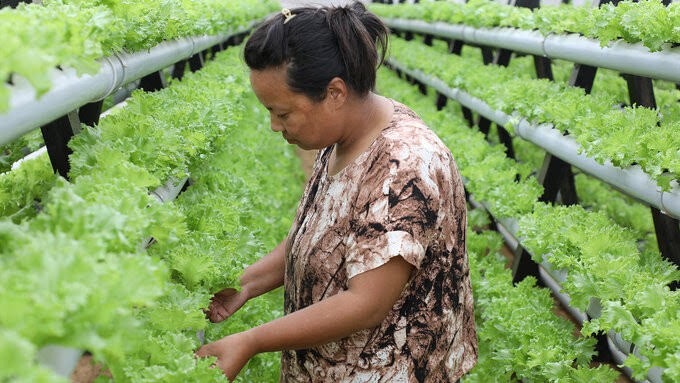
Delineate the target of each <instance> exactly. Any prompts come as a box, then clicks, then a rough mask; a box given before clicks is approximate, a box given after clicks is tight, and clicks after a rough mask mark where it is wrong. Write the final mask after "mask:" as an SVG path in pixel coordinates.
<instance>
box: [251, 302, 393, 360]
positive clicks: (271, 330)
mask: <svg viewBox="0 0 680 383" xmlns="http://www.w3.org/2000/svg"><path fill="white" fill-rule="evenodd" d="M383 317H384V315H383ZM380 319H381V318H380V314H379V312H378V310H375V309H374V308H373V307H371V304H370V303H369V302H367V301H366V300H365V299H363V298H361V297H360V296H357V294H355V293H352V292H350V291H343V292H341V293H339V294H336V295H334V296H332V297H329V298H326V299H323V300H321V301H320V302H317V303H315V304H313V305H311V306H308V307H306V308H305V309H303V310H299V311H296V312H294V313H291V314H288V315H286V316H284V317H282V318H279V319H276V320H274V321H272V322H269V323H265V324H263V325H261V326H258V327H255V328H253V329H251V330H248V331H247V332H246V335H248V336H250V337H251V340H252V341H253V343H254V344H255V348H256V351H257V352H258V353H260V352H272V351H281V350H297V349H304V348H310V347H314V346H318V345H321V344H326V343H329V342H332V341H335V340H338V339H342V338H345V337H347V336H349V335H351V334H353V333H355V332H357V331H359V330H363V329H365V328H372V327H375V326H377V325H378V324H379V323H380Z"/></svg>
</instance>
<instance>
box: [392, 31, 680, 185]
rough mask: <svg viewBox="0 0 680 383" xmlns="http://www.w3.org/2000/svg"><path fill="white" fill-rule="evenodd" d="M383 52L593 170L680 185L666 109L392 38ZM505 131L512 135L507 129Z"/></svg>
mask: <svg viewBox="0 0 680 383" xmlns="http://www.w3.org/2000/svg"><path fill="white" fill-rule="evenodd" d="M391 52H392V57H393V58H394V59H397V61H398V62H399V63H401V64H402V65H405V66H406V67H408V68H409V69H417V70H420V71H422V72H424V73H426V74H429V75H431V76H434V77H436V78H438V79H440V80H442V81H443V82H444V83H445V84H447V85H448V86H449V87H451V88H458V89H461V90H463V91H465V92H467V93H469V94H471V95H472V96H474V97H477V98H479V99H481V100H482V101H484V102H486V103H487V104H488V105H489V106H490V107H491V108H493V109H496V110H500V111H503V112H504V113H506V114H508V115H514V116H516V117H517V118H516V121H519V117H521V118H524V119H526V120H528V121H529V122H531V123H533V124H543V123H547V124H552V126H553V127H554V128H555V129H558V130H559V131H560V132H562V133H565V134H566V133H568V134H570V135H571V136H572V137H573V138H574V139H575V140H576V141H577V142H578V143H579V144H580V145H581V147H582V150H583V152H585V153H586V154H587V155H588V156H589V157H591V158H593V159H594V160H596V161H598V162H599V163H604V162H606V161H611V163H612V164H613V165H614V166H618V167H621V168H627V167H629V166H631V165H634V164H637V165H640V166H641V167H642V169H643V170H644V171H645V172H646V173H647V174H649V175H650V176H651V177H652V178H653V179H654V180H656V182H657V183H658V184H659V186H660V187H661V188H662V189H664V190H668V189H670V187H671V182H672V181H673V180H676V179H680V156H679V155H678V148H680V135H678V134H677V132H678V131H680V119H679V118H678V116H679V114H678V108H677V106H676V105H673V104H674V103H671V105H673V106H671V107H670V109H669V111H668V112H667V113H666V114H665V115H664V114H662V113H659V110H656V109H650V108H644V107H639V106H624V107H622V106H621V105H620V102H621V101H620V97H618V96H617V94H618V93H615V92H596V93H593V94H586V92H585V91H584V90H583V89H582V88H578V87H573V86H569V85H568V84H567V83H565V82H561V81H557V82H556V81H550V80H548V79H536V78H532V77H531V73H530V72H528V73H525V74H522V72H520V71H517V70H509V69H508V68H504V67H500V66H495V65H488V66H482V65H480V63H479V61H477V60H474V59H472V58H469V57H464V56H458V55H452V54H447V53H446V52H443V51H441V50H440V49H436V48H432V47H428V46H426V45H424V44H421V43H418V42H414V41H412V42H407V41H405V40H402V39H398V38H394V39H392V42H391ZM407 52H408V53H407ZM424 58H427V59H424ZM676 96H677V95H676ZM506 129H508V130H510V132H512V124H509V125H508V126H506Z"/></svg>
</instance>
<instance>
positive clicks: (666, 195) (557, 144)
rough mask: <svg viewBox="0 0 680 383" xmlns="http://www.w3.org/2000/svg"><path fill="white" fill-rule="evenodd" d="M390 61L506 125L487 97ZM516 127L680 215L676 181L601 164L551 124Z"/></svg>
mask: <svg viewBox="0 0 680 383" xmlns="http://www.w3.org/2000/svg"><path fill="white" fill-rule="evenodd" d="M388 64H389V65H391V66H392V67H394V68H396V69H399V70H400V71H402V72H404V73H407V74H408V75H410V76H412V77H413V78H415V79H417V80H418V81H420V82H422V83H424V84H426V85H428V86H431V87H432V88H434V89H436V90H437V91H438V92H440V93H442V94H444V95H446V96H447V97H449V98H451V99H454V100H456V101H458V102H460V103H461V104H462V105H464V106H465V107H467V108H469V109H471V110H473V111H475V112H477V113H479V114H481V115H482V116H484V117H486V118H488V119H489V120H491V121H493V122H496V123H498V124H500V125H505V123H507V121H508V120H509V119H510V116H508V115H507V114H505V113H503V112H501V111H498V110H494V109H491V108H490V107H489V105H488V104H487V103H485V102H484V101H482V100H480V99H478V98H475V97H472V96H470V95H469V94H468V93H466V92H464V91H462V90H460V89H452V88H449V87H448V86H446V85H445V84H444V83H443V82H442V81H440V80H438V79H434V78H432V77H430V76H428V75H426V74H424V73H422V72H421V71H417V70H410V69H407V68H406V67H405V66H404V65H402V64H401V63H399V62H398V61H396V60H394V59H392V58H390V59H389V60H388ZM515 131H516V134H517V136H519V137H520V138H522V139H525V140H527V141H530V142H532V143H534V144H536V145H538V146H540V147H541V148H543V149H544V150H546V151H547V152H549V153H551V154H553V155H555V156H556V157H559V158H560V159H562V160H563V161H565V162H567V163H569V164H571V165H573V166H575V167H577V168H579V169H581V170H583V171H584V172H586V173H588V174H590V175H592V176H594V177H596V178H598V179H600V180H602V181H604V182H606V183H608V184H610V185H612V186H614V187H615V188H616V189H618V190H620V191H621V192H623V193H625V194H627V195H629V196H631V197H633V198H635V199H637V200H640V201H641V202H643V203H645V204H647V205H649V206H654V207H656V208H657V209H659V210H661V211H662V212H664V213H665V214H667V215H669V216H671V217H674V218H680V186H679V185H678V183H677V182H674V183H673V189H672V190H671V191H670V192H663V191H661V190H660V189H659V187H658V186H657V183H656V181H654V180H653V179H652V178H651V177H650V176H649V175H648V174H647V173H645V172H644V171H643V170H642V169H641V168H640V167H639V166H630V167H628V168H625V169H623V168H619V167H616V166H614V165H612V164H611V163H609V162H607V163H605V164H604V165H601V164H599V163H598V162H597V161H595V160H594V159H592V158H589V157H588V156H586V155H585V154H579V148H580V145H579V144H578V143H577V142H576V141H575V140H574V139H573V138H572V137H569V136H563V135H562V133H561V132H560V131H558V130H557V129H553V128H552V125H550V124H543V125H539V126H536V125H532V124H530V123H529V122H527V121H526V120H521V121H520V123H519V124H517V127H516V129H515Z"/></svg>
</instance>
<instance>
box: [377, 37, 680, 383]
mask: <svg viewBox="0 0 680 383" xmlns="http://www.w3.org/2000/svg"><path fill="white" fill-rule="evenodd" d="M415 49H416V47H415V46H414V47H410V46H409V50H408V52H409V53H408V54H405V52H406V51H399V50H398V49H394V50H393V51H392V53H393V57H396V58H398V59H399V60H402V59H403V60H404V61H406V60H407V57H405V56H411V57H414V56H415V57H418V54H419V53H421V52H419V51H416V50H415ZM414 52H416V53H414ZM420 57H421V60H423V61H424V62H428V63H432V62H434V61H437V60H438V58H435V59H433V58H432V56H427V55H424V56H420ZM428 65H429V64H428ZM390 76H392V77H394V75H389V74H386V73H384V72H383V73H381V77H380V80H379V87H380V90H381V91H382V89H385V90H386V92H385V93H386V94H387V95H390V96H394V97H396V98H398V99H400V100H401V101H403V102H405V103H406V104H408V105H409V106H411V107H413V108H414V110H416V111H417V112H418V113H419V114H420V116H421V117H422V118H423V119H424V120H425V122H426V123H428V125H429V126H430V127H432V128H433V129H434V130H435V131H436V132H437V134H438V135H439V136H440V137H441V138H442V140H443V141H444V142H445V143H446V144H447V145H448V146H449V148H450V149H451V151H452V153H453V154H454V157H455V158H456V161H457V164H458V165H459V169H460V171H461V174H462V176H463V177H464V178H465V179H466V188H467V190H468V191H469V192H471V193H472V194H473V195H474V197H475V199H476V200H479V201H484V202H485V203H486V205H487V206H488V208H489V210H490V212H491V213H492V214H493V215H494V216H495V217H497V218H512V219H516V220H518V221H519V226H520V238H521V242H522V245H523V246H524V247H525V248H527V249H528V250H529V251H530V252H531V253H532V256H533V258H534V260H535V261H536V262H543V261H544V260H547V261H549V262H550V263H551V264H552V265H553V266H554V267H555V268H556V269H562V270H568V276H567V279H566V281H565V282H564V283H563V284H562V288H563V292H566V293H568V294H569V296H570V297H571V305H573V307H575V308H577V309H579V310H581V311H583V312H585V311H586V309H587V308H588V307H589V305H590V302H591V299H593V298H594V299H598V300H599V301H600V302H601V305H602V314H601V316H600V317H599V318H596V319H593V320H590V321H588V322H586V323H585V324H584V326H583V328H582V334H583V335H585V336H588V335H591V334H594V333H597V332H604V333H607V332H609V331H610V330H613V331H616V332H618V333H619V334H621V335H622V336H623V338H624V339H627V340H630V341H632V342H633V343H635V344H636V345H637V346H638V347H639V349H640V352H641V354H642V356H643V358H638V357H636V356H634V355H631V356H629V357H628V359H627V360H626V362H625V364H626V365H627V366H629V367H631V368H632V369H633V371H634V373H635V377H636V378H639V379H644V376H645V375H646V374H647V371H648V370H649V369H650V368H651V367H652V366H657V367H661V368H663V369H664V374H663V379H664V381H665V382H674V381H678V380H679V379H680V371H679V370H678V366H679V365H680V364H678V361H679V360H678V357H679V356H680V355H678V352H677V350H678V349H680V339H678V337H677V336H676V334H677V329H678V326H680V314H679V313H680V293H678V292H677V291H671V290H670V289H669V287H668V285H669V284H670V283H671V282H672V281H677V280H680V270H678V269H677V268H676V267H675V266H674V265H672V264H670V263H669V262H667V261H665V260H663V259H662V258H661V256H660V254H659V252H658V250H657V249H656V246H653V245H651V246H649V245H647V246H645V245H644V242H643V243H642V246H639V245H640V243H639V241H638V240H639V239H640V238H639V237H638V234H639V232H638V231H636V230H633V229H630V228H628V227H623V226H621V225H619V224H617V222H616V221H615V220H614V219H613V218H610V217H609V216H608V215H607V214H606V211H607V210H608V209H609V207H608V206H599V205H598V204H597V201H592V204H593V205H594V207H596V209H593V210H586V209H584V208H583V207H581V206H569V207H564V206H553V205H549V204H544V203H541V202H537V200H538V198H539V197H540V195H541V194H542V191H543V190H542V187H541V186H540V185H539V184H538V182H537V180H536V178H535V177H534V175H533V174H534V172H533V171H532V168H531V166H530V165H528V164H527V163H518V162H516V161H514V160H512V159H510V158H508V157H507V156H506V154H505V149H504V147H503V146H502V145H490V144H489V142H488V141H487V140H486V137H485V136H484V134H482V133H480V132H478V131H475V130H473V129H470V128H468V127H467V126H465V123H463V122H462V121H461V118H460V117H459V115H460V110H459V109H457V108H458V107H459V106H458V105H456V106H453V105H449V106H447V107H446V108H445V109H443V110H442V111H437V110H436V108H435V107H434V105H435V94H432V93H431V94H430V95H429V96H427V97H424V96H423V95H421V94H419V93H417V91H416V90H415V88H410V89H405V88H406V86H405V85H403V84H402V85H398V84H396V82H397V81H398V80H395V78H390ZM395 89H398V90H395ZM592 182H596V181H589V183H587V184H586V186H585V187H592ZM599 188H600V189H599V190H600V192H601V193H607V192H609V191H607V190H606V188H603V187H601V186H600V187H599ZM598 207H599V209H598ZM622 221H623V220H622ZM492 248H494V247H492ZM471 249H473V247H471ZM492 253H493V251H492ZM471 259H474V257H471ZM472 262H476V261H473V260H471V263H472ZM480 267H482V268H485V267H489V266H488V265H486V266H480ZM495 267H496V268H502V266H495ZM474 272H475V273H479V272H481V273H482V275H483V278H482V279H480V280H481V281H482V282H480V283H481V285H479V284H478V286H477V287H476V288H475V294H476V301H477V304H478V305H482V307H481V308H480V309H481V311H482V314H481V315H482V317H481V318H480V319H481V320H482V323H480V324H479V325H480V327H481V330H480V333H481V335H480V339H485V336H486V335H484V334H485V331H487V330H488V331H489V332H490V334H494V335H493V336H489V339H490V340H489V342H492V344H493V342H495V344H502V346H498V348H493V347H494V346H489V347H490V348H487V349H482V351H484V352H488V353H489V356H488V357H489V358H491V361H489V362H482V363H480V365H479V366H478V367H477V370H478V371H477V372H475V373H473V375H472V376H475V377H479V380H478V381H498V382H501V381H509V380H508V379H509V378H508V377H512V376H514V377H515V378H518V379H519V378H524V379H528V380H527V381H611V379H609V378H607V379H604V378H603V377H602V376H599V375H597V374H600V373H602V374H604V376H607V377H611V376H612V375H608V374H607V373H605V372H603V371H601V370H598V371H588V370H582V371H581V370H580V369H579V371H578V372H576V371H571V370H569V369H566V370H565V369H564V368H562V367H559V368H557V366H572V364H571V363H572V362H577V365H578V366H583V364H582V363H586V365H587V362H584V361H588V360H590V357H591V356H592V354H593V353H592V349H591V348H585V349H584V344H580V343H579V344H578V345H574V344H572V346H573V347H574V348H575V349H576V350H577V351H570V352H567V351H566V349H568V348H570V347H571V346H569V347H566V346H564V345H565V343H559V344H561V345H563V346H561V347H558V346H551V344H552V343H550V344H548V343H546V342H547V341H546V340H544V339H542V338H541V337H540V334H541V331H539V330H536V329H535V328H534V327H523V326H525V325H526V323H518V324H514V323H513V324H508V322H506V321H505V320H498V321H497V322H492V323H495V324H493V325H491V327H490V328H488V329H486V328H485V326H486V325H485V324H484V321H486V320H487V318H486V317H485V314H484V312H485V310H486V308H484V307H483V302H484V300H482V301H479V298H480V294H481V296H483V294H485V293H486V290H488V289H489V288H491V287H488V286H486V284H487V283H489V281H490V280H494V278H495V277H494V276H493V275H495V273H494V274H489V275H487V273H486V272H483V271H480V270H479V269H478V270H476V271H474ZM508 273H509V271H508ZM501 274H502V273H501ZM479 278H481V277H479ZM499 278H501V279H507V278H509V277H508V276H501V277H499ZM491 283H492V282H491ZM499 283H500V282H499ZM508 283H509V282H508ZM532 283H533V281H531V282H525V284H526V285H531V284H532ZM527 288H528V287H527V286H525V285H519V286H518V287H517V288H516V290H513V291H519V294H529V293H526V291H524V290H525V289H527ZM485 289H486V290H485ZM506 290H507V291H510V290H509V289H506ZM500 292H503V291H502V290H501V291H499V293H500ZM540 294H547V293H540ZM540 294H539V295H540ZM505 301H507V302H512V306H514V310H518V312H516V313H515V314H514V315H516V316H515V317H514V318H515V319H514V320H515V321H531V320H534V319H533V318H532V319H528V318H529V316H528V315H521V314H520V312H522V310H527V311H528V312H531V310H533V309H534V308H535V307H534V306H533V305H534V304H536V305H541V306H545V304H546V303H545V302H544V301H543V300H542V298H536V301H534V300H529V299H526V300H522V299H519V300H516V299H515V298H514V297H510V296H503V297H500V298H498V300H497V301H494V305H499V304H500V302H505ZM538 302H544V303H538ZM517 305H519V306H517ZM507 307H510V306H507ZM495 310H496V309H495V308H494V309H493V311H490V312H494V313H498V312H497V311H495ZM508 310H509V309H508ZM511 314H512V311H509V312H508V313H507V315H511ZM489 315H491V314H489ZM494 315H496V314H494ZM498 315H500V314H498ZM536 315H538V314H536ZM542 315H543V314H541V315H538V316H539V317H541V318H543V316H542ZM506 318H507V320H508V321H510V320H511V319H510V317H506ZM536 320H539V319H536ZM512 331H517V332H524V333H523V334H519V335H513V336H516V337H520V338H522V337H524V338H522V339H524V340H522V341H520V340H512V341H508V342H509V343H503V342H504V341H503V340H502V339H501V340H498V339H496V340H493V341H492V340H491V339H492V338H505V337H508V336H509V335H508V334H510V333H512ZM565 331H566V330H562V331H559V332H557V334H562V335H560V337H564V336H566V337H567V339H569V336H567V335H564V334H565ZM499 332H503V333H504V334H500V333H499ZM566 333H569V331H566ZM674 334H675V335H674ZM534 335H535V336H534ZM525 338H526V339H525ZM511 339H515V338H511ZM551 339H552V338H551ZM515 341H517V342H527V345H526V346H524V347H520V346H519V344H517V343H512V342H515ZM581 341H582V342H585V344H590V343H588V342H590V341H584V340H581ZM532 342H535V343H532ZM551 342H567V341H566V340H560V341H558V340H555V339H552V340H551ZM529 345H533V346H534V347H530V346H529ZM485 347H486V346H485ZM584 350H588V351H587V352H586V351H584ZM574 352H576V354H574ZM579 352H580V353H579ZM584 352H585V353H584ZM515 353H520V354H519V356H518V355H517V354H515ZM484 358H485V357H482V360H483V361H484V360H485V359H484ZM498 363H501V364H502V365H504V366H508V367H505V368H504V369H497V368H496V367H497V364H498ZM555 363H557V364H555ZM551 366H554V367H555V368H554V369H553V368H551ZM480 369H481V370H483V371H479V370H480ZM565 371H570V372H565ZM506 374H507V375H506ZM580 374H595V375H592V377H591V378H589V379H586V378H584V376H585V375H580ZM596 375H597V376H599V377H596ZM576 376H580V377H581V380H568V379H576V378H575V377H576Z"/></svg>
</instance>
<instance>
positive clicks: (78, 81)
mask: <svg viewBox="0 0 680 383" xmlns="http://www.w3.org/2000/svg"><path fill="white" fill-rule="evenodd" d="M254 24H256V22H253V23H252V24H251V25H250V26H248V27H246V28H244V29H242V30H239V31H236V32H232V33H224V34H220V35H215V36H200V37H188V38H184V39H181V40H174V41H167V42H163V43H161V44H158V45H157V46H155V47H153V48H151V49H150V50H149V51H144V52H136V53H132V54H120V55H119V54H114V55H113V56H111V57H106V58H104V59H102V60H101V69H100V70H99V72H98V73H96V74H94V75H83V76H77V74H76V72H75V70H73V69H70V68H67V69H65V70H63V71H62V70H58V69H56V68H55V69H53V70H52V72H51V73H50V78H51V80H52V87H51V89H50V91H48V92H47V93H45V94H44V95H42V96H41V97H40V98H39V99H36V98H35V89H34V88H33V87H32V86H31V85H30V84H29V83H28V82H27V81H26V80H24V79H22V78H20V77H18V76H17V78H16V84H15V85H14V86H12V87H10V93H11V97H10V103H9V105H10V109H9V112H8V113H7V114H2V115H0V145H4V144H6V143H8V142H10V141H12V140H15V139H17V138H19V137H21V136H22V135H24V134H26V133H28V132H30V131H31V130H33V129H35V128H37V127H39V126H42V125H44V124H47V123H48V122H50V121H53V120H55V119H57V118H59V117H61V116H63V115H65V114H67V113H69V112H71V111H72V110H75V109H76V108H78V107H80V106H82V105H85V104H87V103H89V102H92V101H97V100H101V99H103V98H105V97H107V96H109V95H110V94H112V93H113V92H115V91H116V90H117V89H118V88H120V87H121V86H123V85H125V84H128V83H130V82H132V81H135V80H137V79H140V78H142V77H144V76H146V75H148V74H150V73H153V72H156V71H159V70H161V69H163V68H165V67H168V66H170V65H172V64H174V63H176V62H178V61H181V60H184V59H187V58H189V57H191V56H193V55H194V54H196V53H198V52H200V51H202V50H205V49H207V48H209V47H211V46H213V45H216V44H218V43H220V42H223V41H226V40H227V39H228V38H229V37H231V36H233V35H237V34H240V33H243V32H245V31H247V30H249V29H250V28H251V27H252V25H254Z"/></svg>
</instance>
